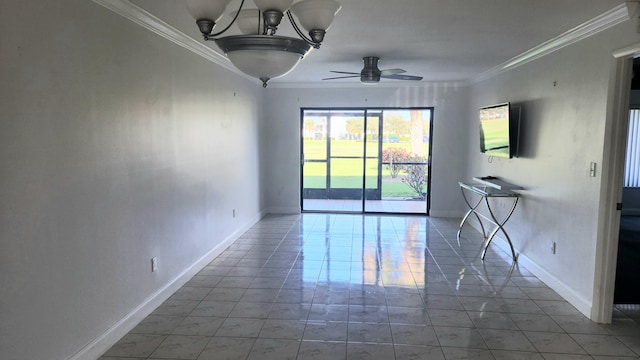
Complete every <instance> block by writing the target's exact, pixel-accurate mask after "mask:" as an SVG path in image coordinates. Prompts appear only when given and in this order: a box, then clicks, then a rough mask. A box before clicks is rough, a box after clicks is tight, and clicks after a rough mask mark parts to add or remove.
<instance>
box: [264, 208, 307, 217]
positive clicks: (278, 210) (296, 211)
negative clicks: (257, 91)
mask: <svg viewBox="0 0 640 360" xmlns="http://www.w3.org/2000/svg"><path fill="white" fill-rule="evenodd" d="M300 212H302V210H301V209H300V206H272V207H270V208H268V209H267V213H268V214H279V215H292V214H300Z"/></svg>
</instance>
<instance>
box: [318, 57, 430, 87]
mask: <svg viewBox="0 0 640 360" xmlns="http://www.w3.org/2000/svg"><path fill="white" fill-rule="evenodd" d="M379 60H380V58H379V57H377V56H365V57H364V58H362V61H364V68H362V71H360V72H359V73H355V72H347V71H331V72H332V73H336V74H348V76H337V77H331V78H326V79H322V80H335V79H347V78H355V77H360V81H361V82H363V83H377V82H379V81H380V78H384V79H394V80H414V81H419V80H422V76H413V75H402V74H403V73H405V72H406V70H402V69H387V70H380V69H379V68H378V61H379Z"/></svg>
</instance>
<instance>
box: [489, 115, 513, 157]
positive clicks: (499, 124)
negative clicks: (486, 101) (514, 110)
mask: <svg viewBox="0 0 640 360" xmlns="http://www.w3.org/2000/svg"><path fill="white" fill-rule="evenodd" d="M510 112H511V105H510V104H509V103H504V104H498V105H492V106H485V107H482V108H480V152H481V153H483V154H486V155H489V156H496V157H502V158H511V157H513V156H514V150H515V143H514V141H513V139H514V136H513V135H514V132H515V131H516V130H515V129H514V128H513V126H512V123H513V122H512V119H510Z"/></svg>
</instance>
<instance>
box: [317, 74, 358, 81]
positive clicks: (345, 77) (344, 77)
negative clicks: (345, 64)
mask: <svg viewBox="0 0 640 360" xmlns="http://www.w3.org/2000/svg"><path fill="white" fill-rule="evenodd" d="M357 77H360V75H359V74H358V75H351V76H338V77H330V78H326V79H322V80H336V79H348V78H357Z"/></svg>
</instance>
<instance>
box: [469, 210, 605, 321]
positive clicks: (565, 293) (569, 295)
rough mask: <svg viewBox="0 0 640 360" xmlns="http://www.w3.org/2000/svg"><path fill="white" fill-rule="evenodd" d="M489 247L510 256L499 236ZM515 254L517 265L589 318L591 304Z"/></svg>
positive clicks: (508, 249)
mask: <svg viewBox="0 0 640 360" xmlns="http://www.w3.org/2000/svg"><path fill="white" fill-rule="evenodd" d="M467 224H469V225H471V226H472V227H473V228H474V229H476V230H477V231H481V230H480V228H479V225H478V224H477V223H476V222H474V221H469V222H467ZM490 246H497V247H498V248H500V249H501V250H502V251H504V252H506V253H508V254H511V249H510V248H509V243H508V242H507V240H506V239H504V238H501V237H499V236H495V237H494V239H493V241H491V245H490ZM515 251H516V254H518V264H519V265H522V266H524V267H525V268H526V269H527V270H529V271H530V272H531V273H532V274H533V275H535V276H536V277H537V278H538V279H540V281H542V282H544V283H545V284H546V285H547V286H549V287H550V288H551V289H553V291H555V292H557V293H558V295H560V296H562V297H563V298H564V299H565V300H566V301H568V302H569V303H570V304H571V305H573V306H574V307H575V308H576V309H577V310H578V311H580V312H581V313H582V314H584V315H585V316H586V317H588V318H591V308H592V306H593V304H592V302H590V301H589V300H587V299H585V298H584V297H582V296H581V295H580V294H578V293H576V292H575V291H574V290H573V289H572V288H570V287H569V286H567V285H566V284H565V283H564V282H562V281H560V280H559V279H558V278H556V277H555V276H553V275H552V274H551V273H549V272H548V271H547V270H545V269H544V268H542V267H540V266H539V265H538V264H537V263H536V262H534V261H533V260H531V259H530V258H529V257H527V256H526V255H524V254H522V253H520V252H519V251H518V249H515Z"/></svg>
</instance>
